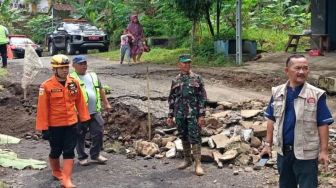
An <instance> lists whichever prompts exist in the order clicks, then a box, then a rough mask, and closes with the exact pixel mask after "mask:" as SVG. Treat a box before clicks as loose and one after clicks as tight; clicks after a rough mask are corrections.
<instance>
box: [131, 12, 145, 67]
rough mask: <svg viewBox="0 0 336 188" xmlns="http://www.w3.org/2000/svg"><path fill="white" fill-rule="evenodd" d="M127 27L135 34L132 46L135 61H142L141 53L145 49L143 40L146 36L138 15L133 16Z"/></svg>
mask: <svg viewBox="0 0 336 188" xmlns="http://www.w3.org/2000/svg"><path fill="white" fill-rule="evenodd" d="M127 29H128V30H129V32H130V33H131V34H132V35H133V36H134V40H133V42H132V46H131V54H132V59H133V62H134V63H137V62H140V58H141V55H142V53H143V51H144V47H143V41H144V38H145V37H144V31H143V28H142V25H141V24H140V23H139V20H138V16H137V15H132V16H131V22H130V23H129V24H128V26H127Z"/></svg>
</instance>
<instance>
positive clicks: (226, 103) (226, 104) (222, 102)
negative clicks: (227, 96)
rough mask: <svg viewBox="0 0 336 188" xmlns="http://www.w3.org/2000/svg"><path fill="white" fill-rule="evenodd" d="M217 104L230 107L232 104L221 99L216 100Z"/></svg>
mask: <svg viewBox="0 0 336 188" xmlns="http://www.w3.org/2000/svg"><path fill="white" fill-rule="evenodd" d="M218 104H219V105H222V106H223V107H224V108H228V109H230V108H232V106H233V104H232V103H230V102H227V101H221V102H218Z"/></svg>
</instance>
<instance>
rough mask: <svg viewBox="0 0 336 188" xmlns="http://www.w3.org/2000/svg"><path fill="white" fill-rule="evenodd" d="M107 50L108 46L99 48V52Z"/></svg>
mask: <svg viewBox="0 0 336 188" xmlns="http://www.w3.org/2000/svg"><path fill="white" fill-rule="evenodd" d="M107 51H108V47H104V48H100V49H99V52H107Z"/></svg>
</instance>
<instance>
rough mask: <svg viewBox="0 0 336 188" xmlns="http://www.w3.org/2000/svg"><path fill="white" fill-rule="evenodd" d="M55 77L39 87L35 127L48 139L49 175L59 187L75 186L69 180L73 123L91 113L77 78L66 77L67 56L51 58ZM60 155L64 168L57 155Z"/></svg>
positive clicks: (74, 142) (72, 155) (73, 139)
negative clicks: (50, 172)
mask: <svg viewBox="0 0 336 188" xmlns="http://www.w3.org/2000/svg"><path fill="white" fill-rule="evenodd" d="M51 66H52V70H53V72H54V76H52V77H51V78H49V79H48V80H46V81H45V82H43V83H42V84H41V86H40V90H39V97H38V105H37V117H36V130H38V131H42V135H43V138H44V139H48V140H49V144H50V148H51V151H50V154H49V162H50V167H51V170H52V175H53V176H54V177H55V178H56V179H58V180H60V181H61V183H62V186H64V187H66V188H68V187H76V186H75V185H74V184H73V183H72V180H71V176H72V169H73V165H74V157H75V152H74V150H75V147H76V138H77V137H76V133H77V129H76V124H77V122H78V118H79V121H80V122H86V121H88V120H90V114H89V111H88V108H87V106H86V103H85V99H84V96H83V94H82V91H81V89H80V85H79V83H78V81H77V80H75V79H74V78H72V77H70V76H69V59H68V57H67V56H65V55H61V54H59V55H54V56H53V57H52V58H51ZM61 155H63V169H61V166H60V160H59V157H60V156H61Z"/></svg>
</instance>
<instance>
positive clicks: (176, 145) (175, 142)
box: [174, 139, 183, 151]
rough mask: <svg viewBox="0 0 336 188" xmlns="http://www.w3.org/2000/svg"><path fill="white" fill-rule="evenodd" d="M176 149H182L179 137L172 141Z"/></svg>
mask: <svg viewBox="0 0 336 188" xmlns="http://www.w3.org/2000/svg"><path fill="white" fill-rule="evenodd" d="M174 144H175V148H176V151H183V145H182V140H181V139H176V140H175V141H174Z"/></svg>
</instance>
